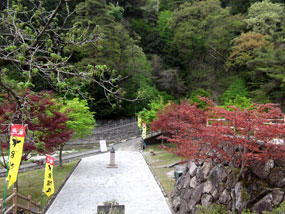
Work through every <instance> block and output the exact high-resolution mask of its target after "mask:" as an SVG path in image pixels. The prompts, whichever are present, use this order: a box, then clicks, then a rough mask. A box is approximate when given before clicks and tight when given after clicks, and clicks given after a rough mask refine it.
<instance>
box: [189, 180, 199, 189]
mask: <svg viewBox="0 0 285 214" xmlns="http://www.w3.org/2000/svg"><path fill="white" fill-rule="evenodd" d="M198 185H199V183H198V181H197V178H196V177H193V178H191V180H190V187H191V188H194V189H195V188H196V187H197V186H198Z"/></svg>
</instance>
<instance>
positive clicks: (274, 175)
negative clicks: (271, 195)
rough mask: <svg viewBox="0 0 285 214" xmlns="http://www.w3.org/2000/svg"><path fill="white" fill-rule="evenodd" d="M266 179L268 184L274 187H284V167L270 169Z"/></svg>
mask: <svg viewBox="0 0 285 214" xmlns="http://www.w3.org/2000/svg"><path fill="white" fill-rule="evenodd" d="M268 181H269V183H270V185H272V186H274V187H279V188H283V187H285V169H284V168H281V167H276V168H274V169H272V170H271V173H270V175H269V177H268Z"/></svg>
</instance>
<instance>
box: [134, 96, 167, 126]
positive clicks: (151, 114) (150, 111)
mask: <svg viewBox="0 0 285 214" xmlns="http://www.w3.org/2000/svg"><path fill="white" fill-rule="evenodd" d="M164 105H165V104H164V101H163V98H162V97H161V96H159V97H158V98H157V99H154V100H152V101H151V102H150V103H149V104H148V105H147V107H146V108H144V109H143V110H142V111H140V112H139V113H138V114H139V115H141V118H142V120H143V121H144V122H145V123H146V124H147V127H150V124H151V122H152V121H154V120H155V119H156V118H157V112H158V111H159V110H161V109H163V107H164Z"/></svg>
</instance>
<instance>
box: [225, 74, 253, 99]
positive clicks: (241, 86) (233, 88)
mask: <svg viewBox="0 0 285 214" xmlns="http://www.w3.org/2000/svg"><path fill="white" fill-rule="evenodd" d="M237 96H239V97H249V93H248V90H247V88H246V85H245V82H244V81H243V80H242V79H240V78H238V77H237V78H235V80H234V81H233V83H232V84H231V85H230V87H229V88H228V89H227V90H226V91H225V92H224V93H223V95H222V96H221V102H222V103H223V104H226V103H228V102H229V101H233V100H235V98H236V97H237Z"/></svg>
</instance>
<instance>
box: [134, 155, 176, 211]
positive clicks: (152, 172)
mask: <svg viewBox="0 0 285 214" xmlns="http://www.w3.org/2000/svg"><path fill="white" fill-rule="evenodd" d="M139 151H140V153H141V155H142V156H143V159H144V161H145V162H146V164H147V166H148V168H149V170H150V171H151V174H152V175H153V177H154V179H155V181H156V183H157V184H158V186H159V188H160V190H161V192H162V194H163V196H164V198H165V202H166V204H167V205H168V207H169V209H170V211H171V213H172V214H174V211H173V209H172V206H171V202H170V200H169V198H168V197H167V194H166V192H165V190H164V188H163V186H162V185H161V183H160V181H159V180H158V178H157V176H156V175H155V172H154V170H153V168H152V166H151V165H150V163H149V162H148V161H147V159H146V158H145V156H144V155H143V151H142V150H139Z"/></svg>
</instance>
